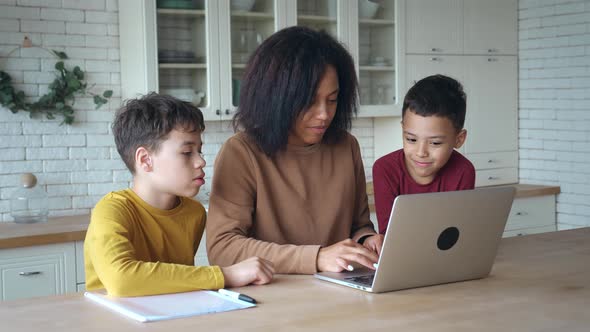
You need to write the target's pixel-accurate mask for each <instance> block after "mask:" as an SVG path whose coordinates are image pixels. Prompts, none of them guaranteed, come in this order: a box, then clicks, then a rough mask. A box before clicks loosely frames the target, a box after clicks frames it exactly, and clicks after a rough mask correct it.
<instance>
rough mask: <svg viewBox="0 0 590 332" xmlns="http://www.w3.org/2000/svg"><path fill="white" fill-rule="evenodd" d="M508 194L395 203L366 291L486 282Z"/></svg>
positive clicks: (482, 192) (460, 194)
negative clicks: (463, 282) (372, 278)
mask: <svg viewBox="0 0 590 332" xmlns="http://www.w3.org/2000/svg"><path fill="white" fill-rule="evenodd" d="M514 193H515V189H514V188H513V187H498V188H479V189H475V190H463V191H453V192H443V193H428V194H415V195H402V196H398V197H396V199H395V201H394V204H393V208H392V211H391V216H390V218H389V225H388V227H387V232H386V234H385V241H384V243H383V249H382V253H381V257H380V258H379V268H378V270H377V272H376V275H375V278H374V281H373V287H372V291H373V292H386V291H391V290H398V289H405V288H412V287H420V286H428V285H435V284H442V283H448V282H454V281H461V280H469V279H476V278H483V277H486V276H487V275H488V274H489V273H490V271H491V269H492V265H493V263H494V259H495V257H496V252H497V249H498V245H499V242H500V239H501V238H502V233H503V232H504V227H505V225H506V220H507V219H508V214H509V213H510V208H511V206H512V201H513V199H514Z"/></svg>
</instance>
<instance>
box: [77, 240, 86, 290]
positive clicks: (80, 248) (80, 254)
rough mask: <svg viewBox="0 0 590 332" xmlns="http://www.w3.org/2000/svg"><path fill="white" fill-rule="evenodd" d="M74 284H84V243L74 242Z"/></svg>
mask: <svg viewBox="0 0 590 332" xmlns="http://www.w3.org/2000/svg"><path fill="white" fill-rule="evenodd" d="M76 282H77V283H84V282H86V277H85V273H84V241H76Z"/></svg>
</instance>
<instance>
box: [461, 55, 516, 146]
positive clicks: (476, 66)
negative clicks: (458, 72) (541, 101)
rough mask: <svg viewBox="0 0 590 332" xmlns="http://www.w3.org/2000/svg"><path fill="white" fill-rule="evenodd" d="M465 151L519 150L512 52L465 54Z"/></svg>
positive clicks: (514, 62)
mask: <svg viewBox="0 0 590 332" xmlns="http://www.w3.org/2000/svg"><path fill="white" fill-rule="evenodd" d="M461 58H462V59H463V63H464V64H463V66H464V68H465V73H464V80H463V84H464V86H465V92H466V94H467V114H466V117H465V127H466V128H467V130H468V139H467V141H466V142H465V152H466V153H481V152H497V151H516V150H518V112H517V99H518V83H517V58H516V57H515V56H465V57H461Z"/></svg>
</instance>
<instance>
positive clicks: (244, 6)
mask: <svg viewBox="0 0 590 332" xmlns="http://www.w3.org/2000/svg"><path fill="white" fill-rule="evenodd" d="M255 2H256V0H231V9H232V10H243V11H247V12H249V11H251V10H252V7H254V3H255Z"/></svg>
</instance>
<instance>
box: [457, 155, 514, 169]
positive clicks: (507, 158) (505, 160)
mask: <svg viewBox="0 0 590 332" xmlns="http://www.w3.org/2000/svg"><path fill="white" fill-rule="evenodd" d="M465 157H467V159H469V160H470V161H471V163H473V166H474V167H475V169H477V170H480V169H494V168H518V151H509V152H492V153H469V154H466V155H465Z"/></svg>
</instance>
